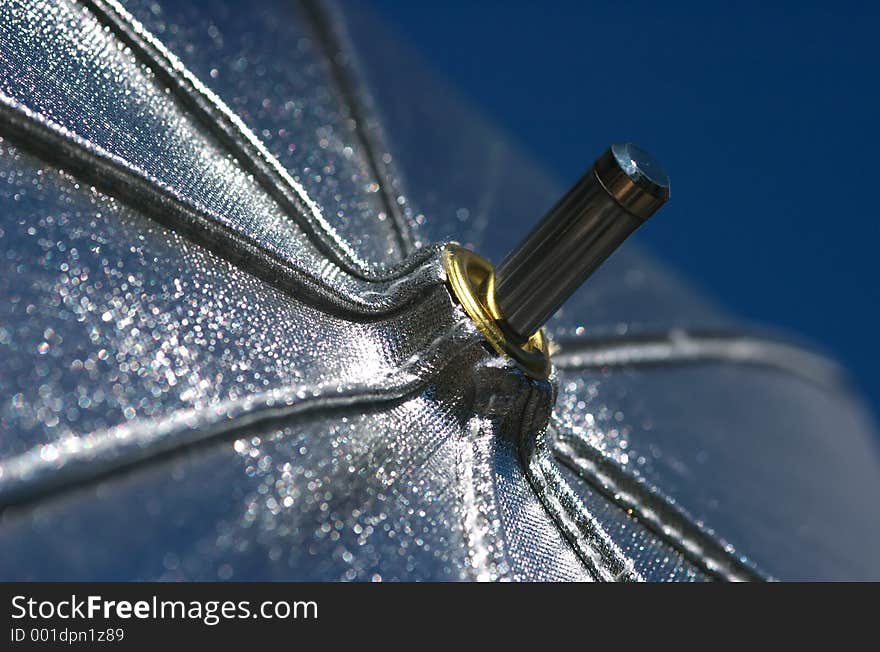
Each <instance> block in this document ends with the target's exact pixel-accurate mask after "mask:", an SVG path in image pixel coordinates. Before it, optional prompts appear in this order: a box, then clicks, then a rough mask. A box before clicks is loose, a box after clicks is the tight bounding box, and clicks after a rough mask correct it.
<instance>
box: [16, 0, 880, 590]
mask: <svg viewBox="0 0 880 652" xmlns="http://www.w3.org/2000/svg"><path fill="white" fill-rule="evenodd" d="M4 11H5V12H7V14H8V15H7V16H4V20H3V21H2V22H0V57H2V62H3V66H2V75H0V93H2V95H0V125H2V126H0V133H2V135H3V138H4V140H3V143H2V145H3V147H2V152H0V153H2V156H0V175H2V178H3V180H4V183H3V185H2V189H0V201H2V202H3V206H4V215H5V216H6V217H5V218H4V223H3V225H2V228H3V232H2V238H0V249H2V254H3V255H2V257H0V259H2V261H3V264H4V265H5V266H6V267H5V270H4V271H5V273H4V274H3V275H2V277H0V278H2V281H0V284H2V293H3V296H4V298H5V300H4V301H3V302H2V304H0V311H2V312H3V315H2V321H0V324H2V330H0V336H2V341H0V343H2V345H3V348H4V358H3V361H2V363H0V364H2V375H0V384H2V386H3V392H2V395H3V396H4V397H5V396H8V397H9V399H8V400H5V401H4V403H3V405H2V412H0V427H2V429H3V432H4V436H3V437H2V439H0V501H2V503H3V504H4V505H8V506H10V509H9V510H7V512H6V514H5V516H4V522H3V528H2V529H0V547H2V550H3V555H2V557H0V558H2V559H3V560H4V561H3V562H0V575H2V576H3V577H5V578H21V579H24V578H64V579H70V578H82V579H111V578H115V579H126V578H220V579H230V578H234V579H261V578H271V579H532V580H535V579H537V580H541V579H580V580H591V579H597V580H615V579H689V580H693V579H709V578H717V579H751V578H757V577H762V576H764V575H765V574H770V575H778V576H780V577H798V576H804V575H806V576H811V575H813V576H823V575H827V576H832V577H841V576H866V575H871V574H872V573H876V572H877V568H876V561H873V562H872V561H871V560H872V555H869V554H867V553H868V550H869V548H870V549H873V546H874V543H873V542H876V541H877V540H878V535H877V532H876V525H875V526H872V525H871V523H867V524H866V523H865V519H863V518H859V517H858V516H857V515H856V513H857V512H858V511H859V509H861V507H862V506H863V505H864V500H865V496H870V495H872V492H876V490H877V488H878V487H880V474H878V470H877V468H878V467H877V463H876V457H873V455H874V453H873V450H872V449H871V445H872V442H871V440H870V437H871V432H870V426H869V424H867V423H866V421H865V420H864V417H862V416H861V413H860V412H859V410H858V408H857V406H854V404H853V403H852V400H851V398H850V397H849V396H848V395H847V394H846V393H845V392H843V391H841V389H840V385H839V383H838V381H837V379H836V373H837V372H836V370H835V368H834V367H833V365H831V364H830V363H827V362H826V361H825V360H824V359H822V358H820V357H818V356H815V355H813V354H809V353H806V352H804V351H802V350H800V349H797V348H796V347H793V346H792V345H789V344H785V343H781V342H777V341H775V340H767V339H766V338H756V337H753V336H750V335H747V334H743V333H742V332H741V329H740V327H738V326H736V325H735V324H734V323H733V322H732V321H730V320H729V319H728V318H727V317H726V316H724V315H723V314H722V313H721V312H720V311H718V310H717V309H715V308H713V307H712V306H710V305H708V304H707V303H706V302H705V301H703V300H702V299H699V298H698V297H697V296H696V294H695V293H694V292H692V291H691V290H688V289H686V288H685V287H684V286H683V285H682V284H681V283H680V281H678V280H677V279H675V278H673V277H671V276H670V275H668V274H667V273H666V272H664V271H663V270H662V268H661V267H660V266H659V265H657V264H656V263H653V262H651V261H650V260H648V259H647V258H646V257H645V256H644V255H643V254H640V253H638V252H635V251H633V250H631V249H629V250H627V251H622V252H620V253H619V254H618V255H615V257H614V258H613V259H612V261H610V263H609V265H608V266H607V267H606V268H605V269H603V270H602V271H601V272H600V273H599V275H598V276H597V277H596V278H595V279H593V280H592V281H591V283H590V284H589V285H588V287H587V288H585V289H584V291H583V292H581V293H579V295H578V296H577V297H576V298H574V299H573V301H572V302H571V303H570V304H569V305H568V306H567V307H566V308H565V310H564V311H563V312H562V314H560V315H559V316H558V317H557V318H556V319H555V320H554V322H553V323H552V324H551V334H552V335H553V336H554V338H555V339H556V340H557V341H558V342H559V343H560V346H561V351H560V353H559V355H558V358H557V360H558V362H557V366H558V376H554V378H552V379H551V382H550V383H536V382H533V381H529V380H527V379H526V378H525V377H524V376H522V375H521V374H520V373H519V372H518V371H517V370H516V369H515V367H513V365H512V364H510V363H508V362H505V361H503V360H497V359H496V358H494V357H493V356H491V355H490V354H489V353H488V351H487V350H486V349H485V348H484V347H483V345H482V344H481V340H480V338H479V336H478V334H477V332H476V331H475V329H474V327H473V326H472V325H471V323H470V322H469V321H468V319H467V318H466V317H465V316H464V314H463V313H462V312H461V311H460V310H459V308H458V307H457V306H456V305H455V304H454V302H453V301H452V300H451V298H450V297H449V295H448V293H447V291H446V289H445V287H444V284H443V273H442V270H441V267H440V264H439V257H438V251H439V249H438V247H437V246H435V245H431V244H429V243H432V242H444V241H446V240H448V239H458V240H460V241H462V242H464V243H465V244H468V246H472V247H474V248H475V249H476V250H479V251H480V252H481V253H485V254H487V255H489V256H490V257H493V258H494V259H495V260H496V261H497V260H498V259H499V257H500V256H501V255H503V254H504V252H505V251H506V250H507V248H508V247H509V245H512V244H513V242H509V239H510V238H511V237H513V236H512V235H511V234H515V232H516V229H517V225H519V226H520V227H521V228H525V225H527V224H528V223H529V222H530V221H533V220H534V219H536V217H537V216H538V215H540V214H541V212H542V210H544V209H546V207H547V205H548V204H549V202H551V201H552V199H553V194H554V192H555V187H554V186H553V184H552V183H551V182H549V181H547V180H546V179H545V177H544V176H543V175H542V174H541V173H540V171H539V170H536V169H535V168H534V166H532V165H530V164H529V163H528V162H527V161H526V160H524V159H523V158H522V157H521V156H520V155H518V154H517V153H516V152H515V151H514V150H513V148H511V147H510V146H509V145H508V144H507V143H506V141H505V140H504V138H503V137H501V136H500V135H498V134H497V133H495V132H494V131H493V130H492V129H491V128H490V127H488V126H487V125H486V124H485V123H484V122H483V121H482V120H480V119H479V118H478V117H476V116H473V115H472V114H471V113H469V112H468V111H467V110H465V109H462V108H461V106H460V105H459V104H458V103H457V102H456V101H455V100H453V99H451V98H450V97H449V96H448V95H446V94H445V93H443V92H439V91H438V90H437V89H436V88H435V87H431V86H428V87H427V88H423V87H420V84H422V85H428V84H429V82H427V81H425V78H424V76H422V75H420V74H415V73H413V72H412V71H410V70H407V67H408V66H409V65H411V64H410V60H411V57H409V56H404V55H400V54H398V53H396V52H395V51H394V49H393V48H394V46H393V45H392V44H389V42H388V40H387V39H386V38H383V37H382V36H381V34H382V32H381V28H379V27H378V26H375V25H374V24H372V23H371V21H370V19H369V18H367V17H365V16H363V15H361V14H360V13H358V12H360V9H358V8H357V7H354V6H348V5H346V6H345V7H337V8H334V7H332V6H329V7H328V6H326V5H323V4H315V3H305V4H299V3H288V2H271V1H261V2H256V3H248V5H247V6H242V4H241V3H232V2H230V3H215V2H212V3H196V2H194V3H178V4H175V5H173V6H167V7H165V6H164V5H163V6H161V7H160V6H158V5H156V4H155V3H141V2H130V3H126V5H125V7H123V6H121V5H118V4H117V3H115V2H105V1H100V0H94V1H90V2H72V1H69V2H68V1H65V2H52V3H48V2H47V3H9V5H8V7H7V8H5V9H4ZM398 67H400V68H401V69H400V70H398V69H397V68H398ZM380 118H381V120H380ZM585 327H587V328H588V329H589V330H588V331H587V332H585ZM722 331H723V333H722V334H721V335H719V333H721V332H722ZM670 333H671V334H670ZM707 333H711V337H710V336H708V335H707ZM713 347H714V348H713ZM750 347H751V348H750ZM756 347H758V348H756ZM761 347H763V348H761ZM603 356H604V357H603ZM609 356H610V357H609ZM614 356H616V357H614ZM670 361H672V366H674V367H675V368H674V369H668V368H667V367H668V366H669V365H670ZM691 362H698V363H700V364H701V365H703V366H700V367H699V368H696V367H693V366H684V367H682V363H691ZM658 365H659V368H658ZM557 391H558V393H559V398H558V400H557V401H556V408H555V410H554V411H553V413H552V415H551V408H552V405H553V403H554V398H555V394H556V393H557ZM740 406H742V407H740ZM795 411H796V412H797V418H796V419H793V418H792V417H791V415H792V413H793V412H795ZM832 431H834V434H835V437H834V438H833V439H832V438H830V437H829V436H828V433H829V432H832ZM734 434H735V435H736V436H735V437H734V436H732V435H734ZM854 459H855V460H857V461H858V462H859V465H858V466H856V467H853V460H854ZM843 468H846V469H848V470H849V474H848V475H847V476H846V477H845V478H843V479H842V480H841V479H840V478H841V476H842V475H843V474H842V473H841V470H842V469H843ZM786 469H791V471H790V472H788V471H786ZM819 471H821V472H819ZM744 477H745V478H747V479H748V482H747V483H743V482H742V478H744ZM817 478H826V479H827V478H837V480H835V481H833V482H832V481H828V480H823V481H818V480H817ZM744 486H745V488H743V487H744ZM774 498H775V499H778V500H774ZM872 527H873V529H872ZM847 528H849V529H850V531H851V532H852V535H851V536H843V535H841V534H839V533H840V532H841V531H842V530H845V529H847ZM853 528H855V529H853ZM58 533H63V536H58ZM829 549H832V550H834V551H835V554H831V555H828V554H825V553H826V551H827V550H829ZM734 551H735V552H734ZM747 556H748V557H752V558H753V559H754V560H755V562H757V564H756V563H755V562H752V561H749V560H748V559H747ZM871 563H873V564H875V565H874V566H873V567H872V566H871V565H870V564H871Z"/></svg>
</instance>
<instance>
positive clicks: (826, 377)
mask: <svg viewBox="0 0 880 652" xmlns="http://www.w3.org/2000/svg"><path fill="white" fill-rule="evenodd" d="M554 344H555V345H556V346H557V347H558V349H557V351H556V352H555V353H554V356H553V362H554V365H555V366H556V368H557V369H559V370H560V371H585V370H589V369H606V368H626V367H638V368H642V367H668V366H672V365H682V364H694V363H704V362H725V363H732V364H739V365H747V366H758V367H766V368H769V369H774V370H778V371H784V372H786V373H790V374H792V375H794V376H798V377H800V378H801V379H803V380H807V381H809V382H812V383H815V384H816V385H819V386H821V387H824V388H826V389H832V390H840V389H841V388H843V387H844V385H845V382H846V381H845V375H844V372H843V371H842V370H841V369H840V367H839V366H838V365H837V364H836V363H834V362H833V361H832V360H830V359H828V358H826V357H825V356H823V355H821V354H819V353H815V352H813V351H810V350H808V349H804V348H801V347H799V346H796V345H794V344H790V343H787V342H784V341H782V340H779V339H773V338H770V337H765V336H762V335H757V334H752V333H747V332H736V331H686V330H682V329H672V330H669V331H666V332H662V333H645V334H637V335H620V336H606V337H582V338H560V339H559V340H554Z"/></svg>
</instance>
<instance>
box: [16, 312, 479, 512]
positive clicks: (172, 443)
mask: <svg viewBox="0 0 880 652" xmlns="http://www.w3.org/2000/svg"><path fill="white" fill-rule="evenodd" d="M477 337H478V336H477V334H476V332H475V331H474V329H473V327H472V325H471V324H470V321H469V320H467V319H463V320H462V321H459V322H457V323H456V324H455V325H454V326H452V327H451V328H450V329H449V330H447V331H446V332H444V333H443V334H442V335H441V336H440V337H438V338H437V339H435V340H434V341H433V342H432V343H430V344H429V345H428V346H426V347H425V349H424V350H423V352H422V353H421V354H419V355H415V356H412V357H411V358H409V359H408V360H407V361H406V362H405V363H404V364H402V365H399V366H397V367H394V368H393V369H390V370H388V371H387V372H386V373H385V374H382V375H380V376H377V377H376V378H373V379H371V380H370V381H368V382H359V383H350V384H347V385H346V384H340V383H338V382H332V383H324V384H318V385H311V386H309V385H301V386H287V387H280V388H276V389H274V390H268V391H265V392H260V393H257V394H250V395H248V396H244V397H241V398H235V399H228V400H225V401H221V402H219V403H216V404H214V405H209V406H206V407H203V408H187V409H182V410H177V411H175V412H173V413H171V414H170V415H168V416H166V417H164V418H160V419H155V420H143V421H134V422H132V423H127V424H122V425H119V426H115V427H112V428H108V429H104V430H99V431H96V432H92V433H89V434H86V435H69V436H67V437H63V438H61V439H58V440H56V441H54V442H51V443H46V444H39V445H37V446H34V447H33V448H31V449H30V450H28V451H25V452H24V453H20V454H18V455H14V456H12V457H9V458H7V459H5V460H0V510H2V509H3V508H5V507H9V506H13V505H15V506H17V505H21V504H24V503H32V502H34V501H36V500H39V499H41V498H43V497H45V496H48V495H52V494H56V493H59V492H61V491H63V490H65V489H68V488H70V487H74V486H77V485H81V484H86V483H89V482H93V481H95V480H97V479H99V478H103V477H106V476H109V475H113V474H114V473H117V472H119V471H122V470H125V469H128V468H130V467H132V466H135V465H138V464H142V463H144V462H147V461H150V460H153V459H155V458H157V457H159V456H163V455H168V454H170V453H172V452H175V451H178V450H180V449H182V448H186V447H191V446H193V445H196V444H202V443H206V442H209V441H214V440H217V439H219V438H222V437H232V436H234V435H235V433H237V432H240V431H241V429H242V428H245V427H248V426H252V425H254V424H257V423H263V422H267V421H274V420H278V419H284V418H290V417H294V416H299V415H302V414H305V413H314V412H320V411H332V410H339V409H345V408H350V407H353V406H363V405H369V404H384V403H388V402H390V401H395V400H400V399H402V398H405V397H407V396H410V395H412V394H413V393H414V392H416V391H418V390H419V389H421V388H423V387H424V386H426V385H427V383H428V382H429V379H430V378H431V377H432V376H433V375H434V374H437V373H440V372H441V371H442V370H443V369H445V368H446V367H447V366H449V365H450V364H452V362H453V361H454V360H456V359H457V358H459V357H461V356H465V355H472V352H471V350H470V349H471V347H468V346H465V343H466V342H475V341H477V339H476V338H477Z"/></svg>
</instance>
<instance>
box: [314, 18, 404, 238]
mask: <svg viewBox="0 0 880 652" xmlns="http://www.w3.org/2000/svg"><path fill="white" fill-rule="evenodd" d="M302 5H303V7H304V8H305V10H306V12H305V13H306V15H307V16H308V17H309V18H310V19H311V22H312V23H313V27H314V31H315V33H316V34H317V36H318V41H319V42H320V44H321V45H322V46H323V48H324V51H325V54H326V55H327V59H328V61H329V66H330V69H331V71H332V72H333V76H334V79H335V81H336V85H337V87H338V88H339V91H340V94H341V95H342V100H343V102H344V103H345V104H346V105H347V107H348V109H349V112H350V113H351V116H352V119H353V120H354V131H355V134H356V136H357V137H358V139H359V140H360V144H361V147H362V149H363V151H364V153H365V154H366V158H367V163H368V164H369V166H370V170H371V172H372V173H373V175H374V176H375V177H376V181H377V182H378V184H379V191H380V192H381V196H382V202H383V204H384V205H385V210H386V211H387V212H388V214H389V215H390V216H391V220H392V221H391V223H392V224H393V225H394V228H395V234H396V235H397V240H398V246H399V247H400V249H401V251H402V252H403V253H404V255H409V254H411V253H413V251H415V250H416V249H417V248H419V247H418V245H417V243H416V241H415V238H414V234H413V225H414V221H413V220H411V219H408V216H407V215H406V214H405V213H404V211H403V210H402V209H401V205H400V204H399V203H398V201H397V198H396V197H395V196H394V193H393V192H392V191H393V189H394V188H395V187H396V186H399V185H400V176H399V174H397V172H396V170H395V169H394V166H393V165H392V163H391V161H390V160H387V161H386V160H383V157H382V156H380V152H381V151H385V152H387V151H389V147H388V146H387V140H386V139H385V137H384V133H383V131H382V129H381V128H380V127H379V124H378V123H379V119H378V117H377V116H376V115H375V111H373V110H371V108H370V107H371V106H372V101H371V98H370V96H369V93H368V92H367V89H366V86H365V84H364V83H363V82H361V81H359V79H361V78H362V75H360V74H359V68H358V66H357V58H356V56H355V48H354V46H353V44H352V42H351V38H350V37H349V36H348V33H347V32H346V30H345V27H346V24H345V19H344V18H343V17H342V15H341V12H339V11H338V10H336V8H335V7H334V8H333V9H331V8H330V7H329V6H328V4H327V3H326V2H322V1H321V0H302ZM331 12H332V13H333V16H332V17H331V15H330V14H331ZM334 19H335V20H334ZM340 58H342V59H343V60H344V61H343V60H340ZM371 122H372V123H374V126H372V127H370V126H369V125H370V123H371Z"/></svg>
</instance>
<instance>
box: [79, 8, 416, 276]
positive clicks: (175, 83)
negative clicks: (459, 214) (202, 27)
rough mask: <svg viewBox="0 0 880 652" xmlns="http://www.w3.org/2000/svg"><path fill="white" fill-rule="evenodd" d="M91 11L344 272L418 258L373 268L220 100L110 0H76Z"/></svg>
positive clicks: (407, 267)
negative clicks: (360, 256) (340, 234)
mask: <svg viewBox="0 0 880 652" xmlns="http://www.w3.org/2000/svg"><path fill="white" fill-rule="evenodd" d="M80 1H81V2H82V4H83V5H84V6H86V7H88V9H89V10H90V11H91V12H92V13H93V14H94V15H95V17H96V18H97V19H98V20H99V21H100V22H101V23H102V24H103V25H104V26H105V27H106V28H108V29H110V30H111V31H112V32H113V33H114V34H115V35H116V36H117V38H119V39H120V41H122V42H123V43H125V45H127V46H128V47H129V48H131V51H132V53H133V54H134V55H135V56H136V57H137V58H138V59H139V60H140V61H141V62H142V63H144V64H145V65H146V66H148V67H149V68H150V69H151V70H152V71H153V73H154V74H155V75H156V76H157V78H158V79H160V80H162V82H163V83H165V84H167V86H168V88H169V89H170V90H171V92H172V93H173V94H174V96H175V97H176V98H177V99H178V100H179V101H180V102H181V103H182V104H183V105H184V106H185V107H186V108H187V109H188V110H189V111H190V112H192V114H193V115H194V117H196V118H197V119H198V120H199V121H200V122H201V123H202V124H203V125H204V126H205V127H206V128H208V129H209V130H210V131H211V133H212V134H213V135H214V136H215V137H216V138H217V139H218V140H219V141H220V142H221V143H222V144H223V145H224V146H225V147H226V148H227V149H228V150H229V152H230V154H232V155H233V156H234V157H235V158H236V159H237V160H239V161H240V162H241V164H242V165H244V166H246V168H247V169H248V172H250V173H251V174H253V175H254V178H255V179H256V180H257V182H258V183H259V184H260V185H261V186H262V187H263V188H264V190H266V191H267V192H268V193H269V194H270V196H271V197H272V198H273V199H274V200H275V201H276V202H278V204H279V205H280V206H281V207H282V208H283V209H284V210H285V211H286V212H287V214H288V216H290V217H291V218H292V219H295V220H296V221H297V222H298V223H299V224H300V226H301V227H302V228H303V230H304V231H305V232H306V234H308V235H309V236H310V239H311V240H312V242H313V243H314V244H315V246H316V247H317V248H318V249H319V250H320V251H321V252H322V253H323V254H324V255H326V256H328V257H329V258H331V259H332V260H333V262H334V263H336V265H338V266H339V267H340V268H342V269H344V270H345V271H346V272H348V273H349V274H350V275H352V276H354V277H356V278H359V279H362V280H365V281H372V282H382V281H390V280H395V279H397V278H400V277H401V276H404V275H406V274H408V273H410V272H412V271H413V270H414V269H415V268H417V267H418V266H419V265H420V264H421V262H422V258H421V257H419V256H410V257H408V258H406V259H404V260H403V261H401V262H400V263H397V264H395V265H380V266H379V267H378V268H376V267H374V266H372V265H370V264H369V263H367V262H366V261H364V260H362V259H361V258H359V257H358V255H357V253H356V252H355V251H354V249H353V248H352V247H351V246H350V245H349V244H348V243H347V242H346V241H345V240H343V239H342V238H341V237H340V236H339V234H338V233H336V231H335V230H334V229H333V227H332V226H331V225H330V224H329V223H328V222H327V220H326V219H325V218H324V216H323V214H322V212H321V208H320V207H319V206H318V205H317V204H316V203H315V202H314V200H312V199H311V198H310V197H309V196H308V194H307V193H306V191H305V189H303V187H302V186H301V185H300V184H299V183H297V182H296V181H295V180H294V179H293V177H291V175H290V174H289V173H288V172H287V170H285V169H284V167H283V166H282V165H281V163H280V162H279V161H278V160H277V159H276V158H275V157H274V156H273V155H272V154H271V153H270V152H269V151H268V150H267V149H266V147H265V145H263V143H262V142H261V141H260V140H259V139H258V138H257V137H256V136H255V135H254V133H253V132H252V131H251V130H250V129H248V127H247V126H246V125H245V124H244V122H243V121H242V120H241V118H239V117H238V116H237V115H236V114H235V113H234V112H233V111H232V110H231V109H229V108H228V107H227V106H226V104H225V103H224V102H223V101H222V100H221V99H220V98H219V97H218V96H217V95H216V94H214V92H213V91H211V90H210V89H209V88H208V87H207V86H205V84H203V83H202V82H201V81H200V80H199V79H198V78H197V77H196V76H195V75H194V74H193V73H192V72H191V71H189V70H188V69H187V68H186V66H185V65H184V64H183V63H182V62H181V61H180V60H179V59H178V58H177V57H176V56H175V55H174V54H173V53H172V52H170V51H169V50H168V49H167V48H166V47H165V46H164V45H163V44H162V43H161V42H160V41H159V39H157V38H156V37H155V36H153V35H152V34H151V33H150V32H149V31H147V29H146V28H145V27H144V26H143V25H141V23H139V22H138V21H137V20H136V19H135V18H134V17H133V16H132V15H131V14H130V13H129V12H128V11H127V10H126V9H125V8H124V7H122V6H121V5H120V4H119V3H118V2H116V0H80Z"/></svg>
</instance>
